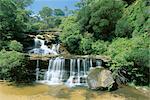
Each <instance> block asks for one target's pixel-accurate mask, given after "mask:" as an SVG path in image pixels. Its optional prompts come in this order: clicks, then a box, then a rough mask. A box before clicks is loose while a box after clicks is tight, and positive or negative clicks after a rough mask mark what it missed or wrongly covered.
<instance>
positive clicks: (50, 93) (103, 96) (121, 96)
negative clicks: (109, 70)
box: [0, 82, 150, 100]
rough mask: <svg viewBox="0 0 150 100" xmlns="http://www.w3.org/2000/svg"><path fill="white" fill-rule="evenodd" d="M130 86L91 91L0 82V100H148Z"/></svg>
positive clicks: (146, 94) (82, 88) (145, 95)
mask: <svg viewBox="0 0 150 100" xmlns="http://www.w3.org/2000/svg"><path fill="white" fill-rule="evenodd" d="M148 93H150V92H147V93H143V92H141V91H139V90H136V89H134V88H131V87H122V88H120V89H118V90H116V91H112V92H107V91H92V90H89V89H87V88H84V87H76V88H68V87H66V86H64V85H59V86H48V85H42V84H34V85H31V86H15V85H12V84H10V83H7V82H0V100H149V98H150V97H149V95H148Z"/></svg>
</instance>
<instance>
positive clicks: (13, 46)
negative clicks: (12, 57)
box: [9, 40, 23, 52]
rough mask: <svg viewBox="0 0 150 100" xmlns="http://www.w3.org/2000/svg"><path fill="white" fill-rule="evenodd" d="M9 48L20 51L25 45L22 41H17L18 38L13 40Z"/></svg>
mask: <svg viewBox="0 0 150 100" xmlns="http://www.w3.org/2000/svg"><path fill="white" fill-rule="evenodd" d="M9 49H10V50H15V51H19V52H20V51H22V49H23V45H22V44H21V43H19V42H17V41H16V40H13V41H11V42H10V44H9Z"/></svg>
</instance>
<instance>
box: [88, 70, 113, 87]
mask: <svg viewBox="0 0 150 100" xmlns="http://www.w3.org/2000/svg"><path fill="white" fill-rule="evenodd" d="M114 82H115V81H114V79H113V77H112V74H111V71H109V70H107V69H105V68H103V67H102V68H93V69H91V70H90V72H89V75H88V77H87V83H88V86H89V88H91V89H98V88H101V87H104V88H106V87H109V86H111V85H112V84H113V83H114Z"/></svg>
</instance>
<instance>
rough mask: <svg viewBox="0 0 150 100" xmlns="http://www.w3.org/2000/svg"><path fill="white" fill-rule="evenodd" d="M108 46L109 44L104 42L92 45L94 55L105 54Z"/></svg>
mask: <svg viewBox="0 0 150 100" xmlns="http://www.w3.org/2000/svg"><path fill="white" fill-rule="evenodd" d="M107 46H108V42H104V41H100V40H98V41H96V42H93V43H92V50H93V53H94V54H98V55H101V54H104V52H106V51H107Z"/></svg>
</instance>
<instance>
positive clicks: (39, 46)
mask: <svg viewBox="0 0 150 100" xmlns="http://www.w3.org/2000/svg"><path fill="white" fill-rule="evenodd" d="M34 44H35V48H34V49H32V50H30V51H29V53H34V54H53V55H57V54H58V53H59V47H60V44H52V48H51V49H50V48H48V46H47V45H45V40H42V39H38V38H37V37H35V39H34Z"/></svg>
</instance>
